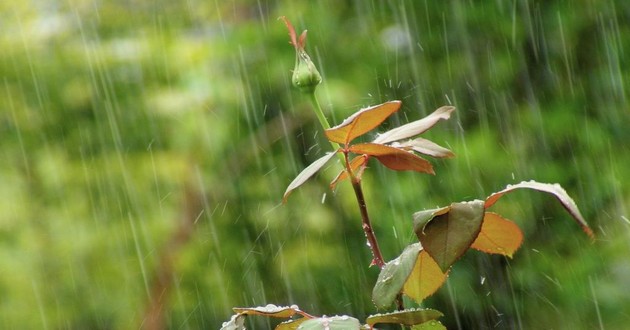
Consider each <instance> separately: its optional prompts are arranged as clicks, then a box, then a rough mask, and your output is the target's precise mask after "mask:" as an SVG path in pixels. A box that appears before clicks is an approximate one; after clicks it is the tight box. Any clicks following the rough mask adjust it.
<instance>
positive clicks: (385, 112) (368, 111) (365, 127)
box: [324, 101, 401, 145]
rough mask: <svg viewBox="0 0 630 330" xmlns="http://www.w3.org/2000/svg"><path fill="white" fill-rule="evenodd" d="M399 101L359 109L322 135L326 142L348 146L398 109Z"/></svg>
mask: <svg viewBox="0 0 630 330" xmlns="http://www.w3.org/2000/svg"><path fill="white" fill-rule="evenodd" d="M400 105H401V102H400V101H389V102H385V103H383V104H379V105H375V106H372V107H369V108H365V109H361V110H359V111H357V112H355V113H354V114H353V115H352V116H350V117H348V118H347V119H346V120H344V121H343V122H342V123H341V124H339V125H337V126H335V127H333V128H329V129H327V130H326V131H324V133H326V137H328V140H330V141H333V142H337V143H341V144H344V145H346V144H348V143H350V141H352V140H354V139H355V138H356V137H358V136H361V135H363V134H365V133H367V132H369V131H371V130H372V129H374V128H375V127H376V126H378V125H380V124H381V123H382V122H383V121H384V120H385V119H387V117H389V116H390V115H391V114H393V113H394V112H396V111H398V109H400Z"/></svg>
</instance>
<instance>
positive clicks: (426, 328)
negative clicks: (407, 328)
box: [411, 320, 446, 330]
mask: <svg viewBox="0 0 630 330" xmlns="http://www.w3.org/2000/svg"><path fill="white" fill-rule="evenodd" d="M411 330H446V327H445V326H444V325H442V323H441V322H440V321H437V320H433V321H429V322H425V323H422V324H418V325H414V326H413V327H411Z"/></svg>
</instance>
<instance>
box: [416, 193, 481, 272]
mask: <svg viewBox="0 0 630 330" xmlns="http://www.w3.org/2000/svg"><path fill="white" fill-rule="evenodd" d="M445 209H447V210H445ZM483 214H484V202H483V201H480V200H475V201H472V202H462V203H453V204H451V205H450V206H449V207H448V208H441V209H436V210H429V211H421V212H417V213H415V214H414V216H413V217H414V231H415V232H416V236H418V239H419V240H420V243H422V247H423V248H424V250H425V251H427V252H428V253H429V255H430V256H431V257H432V258H433V260H435V262H437V264H438V266H440V269H441V270H442V272H446V271H447V270H448V269H449V267H450V266H451V265H452V264H453V263H454V262H455V261H456V260H457V259H459V258H460V257H461V256H462V255H463V254H464V252H466V250H468V248H470V245H471V244H472V242H473V241H474V240H475V239H476V238H477V235H478V234H479V231H480V229H481V223H482V220H483Z"/></svg>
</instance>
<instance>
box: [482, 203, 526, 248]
mask: <svg viewBox="0 0 630 330" xmlns="http://www.w3.org/2000/svg"><path fill="white" fill-rule="evenodd" d="M521 243H523V232H522V231H521V229H520V228H518V226H517V225H516V224H515V223H514V222H512V221H509V220H507V219H505V218H503V217H502V216H500V215H498V214H496V213H493V212H486V213H485V215H484V217H483V223H482V224H481V231H480V232H479V236H477V239H476V240H475V241H474V242H473V243H472V245H471V246H470V247H471V248H473V249H476V250H479V251H482V252H485V253H492V254H502V255H504V256H508V257H510V258H512V255H513V254H514V252H516V250H518V248H519V247H520V246H521Z"/></svg>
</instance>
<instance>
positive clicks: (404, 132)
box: [372, 106, 455, 143]
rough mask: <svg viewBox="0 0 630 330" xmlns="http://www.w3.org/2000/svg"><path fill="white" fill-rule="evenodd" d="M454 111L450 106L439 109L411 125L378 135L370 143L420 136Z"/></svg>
mask: <svg viewBox="0 0 630 330" xmlns="http://www.w3.org/2000/svg"><path fill="white" fill-rule="evenodd" d="M454 110H455V107H451V106H444V107H441V108H439V109H437V110H435V111H434V112H433V113H431V114H430V115H428V116H426V117H424V118H422V119H420V120H416V121H413V122H411V123H408V124H405V125H402V126H399V127H396V128H393V129H391V130H389V131H387V132H385V133H383V134H380V135H379V136H378V137H376V139H374V141H372V142H374V143H390V142H394V141H400V140H403V139H408V138H411V137H414V136H416V135H419V134H422V133H423V132H425V131H427V130H428V129H429V128H431V127H433V125H435V124H436V123H437V122H438V121H439V120H440V119H449V118H450V117H451V112H453V111H454Z"/></svg>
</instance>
